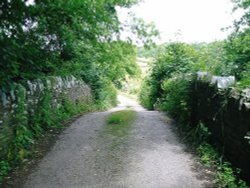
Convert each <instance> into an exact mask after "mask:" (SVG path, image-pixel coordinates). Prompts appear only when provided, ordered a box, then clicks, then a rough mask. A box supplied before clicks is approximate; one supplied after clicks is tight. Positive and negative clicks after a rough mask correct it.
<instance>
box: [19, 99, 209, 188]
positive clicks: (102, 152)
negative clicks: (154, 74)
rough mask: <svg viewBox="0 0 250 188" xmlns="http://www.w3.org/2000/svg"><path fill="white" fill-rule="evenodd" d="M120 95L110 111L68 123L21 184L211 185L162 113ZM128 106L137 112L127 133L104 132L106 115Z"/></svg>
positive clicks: (77, 187)
mask: <svg viewBox="0 0 250 188" xmlns="http://www.w3.org/2000/svg"><path fill="white" fill-rule="evenodd" d="M119 100H120V102H121V103H120V105H119V106H118V107H116V108H114V109H112V110H111V111H108V112H98V113H91V114H87V115H84V116H82V117H81V118H79V119H78V120H76V121H75V122H74V123H73V124H72V125H71V126H70V127H69V128H67V129H66V130H65V131H64V132H63V134H62V135H61V136H60V137H59V139H58V141H57V142H56V143H55V145H54V146H53V148H52V149H51V151H50V152H49V153H48V154H47V155H46V156H45V158H44V159H43V160H42V161H41V162H40V164H39V165H38V166H37V168H35V169H34V170H33V171H32V173H31V174H30V175H29V177H28V178H26V182H25V183H24V185H23V187H24V188H119V187H121V188H130V187H131V188H182V187H183V188H189V187H190V188H199V187H211V185H209V183H208V182H207V181H206V180H205V178H204V176H203V175H202V173H203V172H201V171H203V170H201V171H197V169H196V168H195V166H196V163H197V162H195V160H194V157H193V156H192V155H191V154H189V153H187V152H186V151H185V146H183V145H182V144H180V143H179V142H178V139H177V137H176V136H175V134H174V132H173V131H172V129H171V125H170V124H168V123H167V121H166V118H165V116H164V115H163V114H161V113H159V112H156V111H146V110H144V109H143V108H142V107H141V106H139V105H138V104H137V103H136V102H134V101H132V100H130V99H127V98H125V97H122V96H119ZM128 106H129V107H133V108H134V109H135V110H136V111H137V113H138V115H137V119H136V121H135V122H134V124H133V125H132V126H131V130H129V134H128V136H125V137H122V138H120V137H115V136H110V135H106V133H105V131H104V129H105V117H106V116H107V115H108V114H109V113H111V112H112V111H117V110H121V109H125V108H127V107H128ZM195 169H196V170H195ZM201 177H203V178H201Z"/></svg>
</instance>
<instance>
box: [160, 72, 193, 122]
mask: <svg viewBox="0 0 250 188" xmlns="http://www.w3.org/2000/svg"><path fill="white" fill-rule="evenodd" d="M190 82H191V81H189V79H188V78H187V77H184V76H180V75H176V76H175V77H173V78H171V79H166V80H164V81H163V83H162V90H163V94H162V98H161V99H160V100H159V101H158V104H157V105H158V106H159V107H160V109H161V110H164V111H167V112H169V113H170V114H171V115H172V116H173V117H175V118H177V119H178V120H180V121H185V120H187V119H188V117H189V116H190V109H189V106H188V97H189V95H188V92H189V90H190V89H189V87H190Z"/></svg>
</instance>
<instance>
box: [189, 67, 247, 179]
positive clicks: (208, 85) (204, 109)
mask: <svg viewBox="0 0 250 188" xmlns="http://www.w3.org/2000/svg"><path fill="white" fill-rule="evenodd" d="M234 82H235V79H234V77H215V76H212V75H210V74H209V73H205V72H199V73H198V74H197V79H196V81H195V82H194V84H193V89H192V90H193V92H192V94H191V98H192V104H191V105H192V121H194V124H197V123H198V122H199V121H201V122H203V123H205V124H206V125H207V126H208V128H209V131H210V132H211V133H212V134H211V136H212V142H213V143H214V144H216V145H217V146H218V147H219V148H220V149H221V150H222V151H223V152H224V154H225V157H226V158H227V159H228V160H229V161H230V162H231V163H232V164H233V165H234V166H236V167H238V168H240V169H242V175H243V177H244V178H245V179H247V181H248V182H250V144H249V140H248V139H247V134H248V133H249V132H250V89H245V90H243V91H237V90H235V89H233V88H230V86H231V85H232V84H234Z"/></svg>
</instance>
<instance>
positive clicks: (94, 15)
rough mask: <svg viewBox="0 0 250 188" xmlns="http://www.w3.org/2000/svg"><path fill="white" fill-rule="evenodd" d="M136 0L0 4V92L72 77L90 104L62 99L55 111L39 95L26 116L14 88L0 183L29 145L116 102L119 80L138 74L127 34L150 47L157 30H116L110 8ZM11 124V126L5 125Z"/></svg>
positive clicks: (2, 137)
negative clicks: (124, 33)
mask: <svg viewBox="0 0 250 188" xmlns="http://www.w3.org/2000/svg"><path fill="white" fill-rule="evenodd" d="M136 3H138V1H137V0H108V1H102V0H97V1H91V0H87V1H81V0H80V1H66V0H56V1H49V0H42V1H41V0H34V1H28V0H15V1H8V0H3V1H2V2H1V4H0V10H1V11H0V19H1V22H0V95H3V94H2V93H6V94H7V95H11V92H10V91H11V90H13V89H15V86H16V85H17V84H22V85H25V84H26V83H27V81H30V82H32V81H33V80H37V79H40V80H46V78H47V77H48V76H60V77H62V78H63V77H66V76H71V75H72V76H74V77H76V78H77V79H82V80H83V81H84V82H85V83H86V84H88V85H89V86H90V87H91V91H92V98H93V104H88V105H86V104H79V105H75V104H71V102H70V100H68V99H65V102H64V104H63V105H62V106H61V107H60V108H58V110H54V109H53V110H52V108H51V99H52V97H51V93H50V92H46V93H45V94H44V96H43V99H42V100H41V104H40V108H39V110H38V111H37V112H36V113H35V116H33V117H27V116H26V115H24V114H23V112H24V110H27V109H26V107H27V106H26V105H25V104H24V98H25V96H23V94H22V91H21V90H20V93H19V94H18V101H17V102H18V108H17V109H16V111H15V122H8V123H7V125H6V126H4V127H1V130H0V152H1V154H0V182H1V181H2V180H3V178H4V177H5V176H6V175H7V174H8V172H10V171H11V170H12V169H13V168H15V167H16V166H18V165H19V164H20V163H22V162H23V161H26V159H27V158H28V157H30V156H32V151H33V150H32V146H33V145H34V143H35V142H36V141H37V140H40V139H42V138H43V137H44V135H46V134H48V132H49V131H50V130H52V129H61V128H62V127H63V123H62V122H63V121H65V120H67V119H71V118H72V117H74V115H77V114H81V113H84V112H87V111H93V110H100V109H101V110H103V109H107V108H109V107H111V106H114V105H115V104H116V100H117V99H116V97H117V91H116V89H117V88H119V87H121V82H122V81H123V80H125V78H126V77H135V76H137V75H138V74H140V69H139V67H138V65H137V64H136V55H137V49H136V46H135V44H133V43H132V42H131V40H129V38H127V39H124V40H120V33H121V31H122V30H130V31H131V33H132V34H133V35H136V36H137V37H138V38H140V39H141V41H142V43H143V42H144V44H148V45H150V44H151V43H152V42H153V41H152V38H154V36H157V35H158V31H157V30H156V29H155V28H154V26H153V25H152V24H146V23H144V22H143V20H141V19H138V18H135V17H133V18H131V20H132V21H133V22H131V23H130V24H129V25H126V26H125V25H122V24H121V23H120V21H119V19H118V15H117V7H119V8H129V7H131V6H133V5H135V4H136ZM13 124H14V125H15V126H12V125H13Z"/></svg>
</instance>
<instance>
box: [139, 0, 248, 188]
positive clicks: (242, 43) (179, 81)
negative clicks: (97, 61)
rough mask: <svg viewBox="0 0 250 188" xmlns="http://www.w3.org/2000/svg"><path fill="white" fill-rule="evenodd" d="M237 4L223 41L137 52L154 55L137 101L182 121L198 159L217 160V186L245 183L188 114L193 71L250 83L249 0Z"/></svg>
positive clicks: (243, 85)
mask: <svg viewBox="0 0 250 188" xmlns="http://www.w3.org/2000/svg"><path fill="white" fill-rule="evenodd" d="M235 2H236V8H244V9H245V10H246V12H245V14H244V16H243V17H242V18H241V20H239V21H236V22H235V23H234V27H233V28H234V31H233V32H232V34H231V35H230V36H229V37H228V39H227V40H224V41H216V42H212V43H209V44H207V43H199V44H185V43H181V42H173V43H169V44H165V45H161V46H159V47H158V48H157V47H156V48H154V50H155V49H157V50H158V52H155V51H154V50H151V51H149V52H145V50H141V49H140V50H141V54H142V55H144V56H145V57H146V58H147V57H149V55H153V56H151V57H153V58H155V60H154V62H153V63H152V67H151V72H150V74H149V76H148V78H147V79H146V80H145V81H144V83H143V84H142V88H141V92H140V101H141V103H142V104H143V105H144V106H145V107H147V108H149V109H153V108H157V109H161V110H164V111H167V112H168V113H169V114H171V115H172V116H173V117H174V118H175V119H177V120H178V121H179V122H181V124H182V125H183V126H180V129H181V130H182V131H183V132H184V135H183V136H184V138H185V139H191V140H190V141H192V143H195V146H196V147H197V151H198V153H199V154H200V156H201V160H202V161H203V162H204V163H205V164H209V165H210V164H211V163H213V165H215V166H216V167H217V168H218V169H217V173H216V181H217V183H218V186H220V187H246V185H245V183H244V182H242V181H238V180H237V178H236V176H235V171H234V170H233V168H232V167H231V165H230V164H229V163H227V162H222V161H221V159H220V156H221V154H219V153H218V152H217V151H216V150H215V149H214V148H213V147H212V146H211V145H209V144H208V142H209V141H210V140H209V139H208V138H209V134H210V133H209V131H208V128H207V127H206V125H205V124H203V123H202V122H200V121H196V120H195V119H194V118H193V117H192V111H193V110H195V109H193V107H194V106H193V105H192V103H193V100H192V99H193V97H194V93H192V92H193V88H192V87H194V84H193V83H194V77H193V75H195V74H194V73H196V72H197V71H207V72H210V73H212V74H214V75H220V76H229V75H232V76H235V77H236V81H237V84H236V85H235V86H234V87H236V88H237V89H244V88H249V87H250V27H249V26H250V14H249V8H250V1H249V0H236V1H235ZM196 102H197V101H196Z"/></svg>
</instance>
